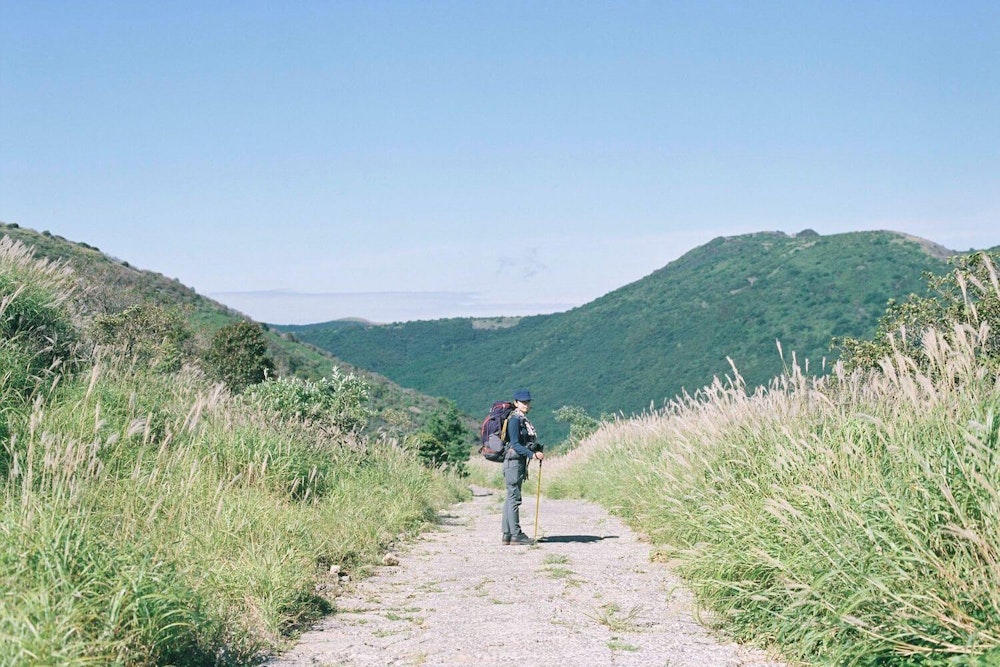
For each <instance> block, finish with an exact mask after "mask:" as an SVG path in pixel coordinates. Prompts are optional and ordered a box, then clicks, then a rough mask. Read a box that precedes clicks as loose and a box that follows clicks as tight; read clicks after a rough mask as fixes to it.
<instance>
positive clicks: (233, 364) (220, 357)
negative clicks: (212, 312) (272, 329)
mask: <svg viewBox="0 0 1000 667" xmlns="http://www.w3.org/2000/svg"><path fill="white" fill-rule="evenodd" d="M206 361H207V363H208V370H209V373H210V374H211V375H212V376H213V377H215V379H216V380H219V381H221V382H224V383H225V384H226V386H227V387H229V389H230V390H232V391H234V392H240V391H243V390H244V389H246V388H247V387H249V386H250V385H252V384H257V383H258V382H263V381H264V379H265V378H266V377H267V375H268V373H272V372H274V361H273V360H272V359H271V357H270V356H268V354H267V340H266V339H265V338H264V331H263V329H261V327H260V325H259V324H256V323H255V322H248V321H246V320H240V321H239V322H234V323H232V324H227V325H226V326H224V327H222V328H221V329H219V330H218V331H217V332H216V333H215V336H213V337H212V345H211V347H210V348H209V350H208V353H207V354H206Z"/></svg>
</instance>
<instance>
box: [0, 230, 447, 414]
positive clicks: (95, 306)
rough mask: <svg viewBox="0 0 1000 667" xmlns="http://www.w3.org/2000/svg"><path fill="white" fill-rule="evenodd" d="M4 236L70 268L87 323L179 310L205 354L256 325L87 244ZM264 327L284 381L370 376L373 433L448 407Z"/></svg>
mask: <svg viewBox="0 0 1000 667" xmlns="http://www.w3.org/2000/svg"><path fill="white" fill-rule="evenodd" d="M3 236H9V237H11V238H12V239H14V240H17V241H20V242H21V243H24V244H25V245H26V246H28V247H30V248H32V249H33V250H34V252H35V256H37V257H40V258H46V259H50V260H52V261H63V262H67V263H69V265H70V266H71V267H72V269H73V271H74V274H75V275H76V276H77V286H76V300H77V310H78V311H79V312H80V313H82V314H83V315H84V317H93V316H95V315H102V314H114V313H119V312H121V311H123V310H125V309H127V308H129V307H130V306H133V305H137V304H140V303H152V304H157V305H159V306H162V307H164V308H170V309H176V310H178V311H179V312H181V313H183V316H184V318H185V319H186V320H187V321H188V322H189V323H190V325H191V327H192V329H193V331H194V334H195V337H196V339H198V341H197V343H196V347H200V348H202V349H204V348H205V347H207V345H208V342H209V341H210V340H211V337H212V334H213V333H214V332H215V331H217V330H218V329H219V328H221V327H223V326H225V325H226V324H229V323H231V322H235V321H238V320H240V319H244V320H249V319H250V318H248V317H247V316H245V315H243V314H242V313H239V312H237V311H235V310H233V309H231V308H229V307H227V306H225V305H223V304H221V303H219V302H217V301H214V300H212V299H209V298H208V297H205V296H202V295H200V294H198V293H197V292H195V291H194V290H193V289H191V288H190V287H187V286H186V285H183V284H181V282H180V281H178V280H176V279H171V278H167V277H165V276H163V275H161V274H159V273H156V272H153V271H146V270H142V269H139V268H137V267H134V266H132V265H130V264H129V263H128V262H127V261H124V260H121V259H117V258H114V257H110V256H108V255H106V254H104V253H102V252H101V251H100V249H98V248H95V247H94V246H91V245H89V244H87V243H85V242H75V241H71V240H68V239H65V238H63V237H61V236H58V235H54V234H51V233H50V232H48V231H43V232H38V231H35V230H33V229H28V228H25V227H21V226H19V225H17V224H9V223H2V222H0V237H3ZM264 328H265V335H266V337H267V341H268V351H269V354H270V356H271V357H272V358H273V359H274V361H275V365H276V370H277V372H278V374H279V375H295V376H299V377H303V378H308V379H312V380H317V379H319V378H321V377H323V376H324V375H329V374H330V370H331V368H333V367H337V368H338V369H340V370H341V371H342V372H344V373H354V374H356V375H359V376H361V377H363V378H364V379H365V381H366V382H367V383H368V385H369V394H370V401H371V407H372V408H373V410H374V412H375V414H374V417H373V419H372V424H371V426H372V428H378V427H380V426H386V425H389V424H391V425H392V426H393V427H394V428H395V429H398V430H405V431H411V430H416V429H417V428H419V427H420V426H422V425H423V423H424V422H425V421H426V419H427V418H428V417H429V416H430V415H431V414H433V413H434V412H435V411H437V410H438V409H439V408H440V407H441V399H440V398H438V397H432V396H428V395H425V394H423V393H421V392H419V391H417V390H414V389H408V388H403V387H400V386H399V385H397V384H395V383H394V382H391V381H389V380H388V379H386V378H385V377H382V376H380V375H378V374H376V373H372V372H369V371H367V370H365V369H363V368H360V367H357V366H354V365H352V364H350V363H348V362H345V361H343V360H341V359H337V358H336V357H334V356H333V355H331V354H330V353H329V352H326V351H324V350H321V349H319V348H316V347H313V346H312V345H309V344H307V343H302V342H299V341H296V340H294V339H293V338H292V337H290V336H287V335H283V334H281V333H280V332H278V331H275V330H273V329H271V328H270V327H267V326H266V325H265V326H264Z"/></svg>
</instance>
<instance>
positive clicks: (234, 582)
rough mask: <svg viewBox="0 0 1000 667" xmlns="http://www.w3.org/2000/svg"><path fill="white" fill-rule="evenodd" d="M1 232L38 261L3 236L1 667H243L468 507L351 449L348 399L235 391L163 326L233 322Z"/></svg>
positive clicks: (88, 255)
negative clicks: (398, 550) (369, 571)
mask: <svg viewBox="0 0 1000 667" xmlns="http://www.w3.org/2000/svg"><path fill="white" fill-rule="evenodd" d="M6 229H7V230H10V231H12V232H13V233H14V234H16V235H17V236H18V237H19V238H23V239H27V241H28V242H29V243H30V242H31V241H33V240H36V239H37V240H38V241H39V243H38V244H31V245H30V247H29V245H26V244H25V243H22V242H20V241H15V240H13V239H12V238H11V236H13V234H12V235H6V234H0V590H2V591H3V595H0V667H7V666H10V667H15V666H16V667H21V666H22V665H23V666H28V665H65V666H67V667H77V666H79V667H83V666H85V665H88V666H89V665H121V666H132V665H136V666H137V665H177V666H190V667H195V666H219V667H223V666H232V665H249V664H258V663H259V662H260V661H261V660H262V659H263V658H265V657H266V656H267V655H269V654H272V653H273V652H275V651H276V650H278V649H280V648H282V647H283V646H284V645H285V643H286V642H287V640H288V638H289V637H291V636H294V635H295V633H296V632H297V631H298V630H300V629H302V628H303V627H305V626H306V625H308V624H309V623H310V622H311V621H312V620H315V619H316V618H318V617H319V616H320V615H322V614H323V613H327V612H329V611H330V610H331V609H332V598H333V596H334V595H335V594H336V592H337V590H338V587H339V583H340V578H339V576H338V575H339V574H354V575H357V574H359V573H363V572H364V571H365V570H366V568H369V567H371V566H372V565H374V564H375V563H377V562H378V560H379V559H380V557H381V555H382V554H383V553H384V552H385V550H386V549H387V548H389V547H390V546H391V545H392V544H393V543H394V542H396V541H397V540H399V539H400V537H401V536H402V535H404V534H409V533H412V532H413V531H416V530H419V529H420V528H421V527H423V526H425V525H426V524H427V523H428V522H432V521H434V519H435V517H436V515H437V509H438V508H440V507H443V506H446V505H448V504H450V503H451V502H454V501H455V500H457V499H459V498H460V497H463V496H464V495H465V494H466V493H467V490H466V488H465V483H464V481H463V480H462V479H460V478H458V477H457V476H456V475H454V474H451V473H446V472H444V471H442V470H441V469H440V468H439V467H437V466H433V467H431V466H424V465H422V459H421V456H420V454H422V453H423V450H422V449H421V450H420V451H419V452H418V451H414V448H413V446H412V445H411V444H410V443H408V442H402V443H400V442H397V441H395V440H392V439H388V438H382V437H366V436H365V435H364V431H361V432H360V433H359V430H358V428H357V426H358V425H359V424H360V423H362V421H363V419H364V417H365V410H364V391H363V389H361V388H359V385H360V383H358V382H357V381H356V379H355V378H350V381H344V377H343V376H342V375H337V376H336V378H333V379H330V378H326V380H329V381H326V382H324V381H320V382H312V383H310V382H306V381H304V380H298V379H296V378H288V377H281V378H269V379H266V380H265V381H263V382H259V383H256V384H253V385H252V386H250V387H247V388H246V389H244V390H243V391H242V392H239V393H234V392H231V391H229V390H227V388H226V387H225V386H224V385H222V384H219V383H217V382H215V381H214V379H213V378H212V376H211V373H210V372H209V371H210V370H211V366H210V365H206V364H207V363H208V364H210V362H211V359H210V358H209V359H207V360H206V357H204V356H203V355H202V354H201V353H200V351H199V349H198V345H197V344H196V342H197V341H191V340H190V336H189V335H188V330H187V329H186V328H185V326H181V324H182V323H180V322H179V321H178V320H175V319H171V317H170V316H169V309H170V308H180V307H181V306H184V308H183V309H182V311H181V312H182V313H183V315H184V316H186V317H188V318H190V322H191V326H192V328H194V330H195V334H194V336H195V337H196V338H197V337H198V336H204V335H206V334H207V333H209V332H210V331H211V329H212V328H213V327H218V326H219V325H220V323H221V322H223V321H225V320H227V319H239V317H238V315H236V314H233V313H229V312H227V311H225V309H221V308H219V307H218V306H217V304H212V303H211V302H208V301H206V300H201V299H200V298H199V297H197V295H195V294H193V292H191V291H190V290H187V289H186V288H183V287H182V286H179V285H177V284H176V283H174V284H171V281H164V280H163V279H162V278H159V277H156V276H154V275H151V274H145V273H143V272H137V271H135V270H134V269H132V268H131V267H128V266H125V265H124V263H122V262H109V261H108V260H107V259H106V258H104V257H103V256H101V255H100V253H99V252H98V251H96V250H95V249H93V248H89V247H86V246H81V245H78V244H71V243H69V242H67V241H65V240H63V239H57V238H54V237H51V236H48V235H45V234H36V233H34V232H30V231H26V230H21V229H19V228H14V227H8V228H6ZM0 231H6V230H0ZM33 248H35V249H38V250H39V251H38V252H35V251H34V250H33ZM54 257H58V258H60V261H52V260H51V259H50V258H54ZM62 260H67V261H68V263H67V262H64V261H62ZM77 262H79V264H77ZM77 266H79V270H77ZM94 280H100V282H99V283H95V282H93V281H94ZM158 295H159V296H158ZM104 299H106V300H104ZM158 299H159V300H158ZM116 300H118V301H116ZM115 304H117V305H115ZM137 306H139V307H138V308H137ZM102 308H106V310H102ZM121 308H124V309H123V310H117V309H121ZM136 313H138V314H139V315H140V316H141V317H140V319H133V315H135V314H136ZM130 314H131V315H130ZM142 318H145V319H142ZM199 322H200V323H201V324H200V326H198V323H199ZM160 325H163V327H162V328H161V326H160ZM236 328H237V329H240V330H242V329H245V328H246V329H250V330H252V331H254V332H255V333H256V334H257V336H258V337H259V336H260V335H261V334H260V330H259V328H258V327H256V326H255V325H247V326H246V327H244V326H243V325H240V326H239V327H236ZM178 332H183V333H184V334H185V335H183V336H180V335H177V334H178ZM109 333H113V334H115V335H114V336H110V335H108V334H109ZM258 340H259V338H258ZM98 341H99V342H98ZM283 344H286V345H287V346H288V347H287V348H286V349H288V350H289V351H291V352H295V353H298V352H299V350H296V349H295V345H294V344H292V343H291V342H290V341H284V343H283ZM300 347H301V346H300ZM175 352H176V353H178V354H177V355H176V356H174V353H175ZM160 353H166V354H160ZM313 356H315V357H317V358H322V359H324V360H325V362H328V361H329V359H330V358H329V357H324V356H323V355H319V354H318V353H316V352H315V351H310V352H308V353H306V354H302V355H301V359H302V360H305V361H308V360H309V359H310V358H312V357H313ZM288 358H289V359H293V358H294V357H288ZM174 361H176V362H177V363H173V362H174ZM286 363H291V362H286Z"/></svg>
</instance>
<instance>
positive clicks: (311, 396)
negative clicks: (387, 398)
mask: <svg viewBox="0 0 1000 667" xmlns="http://www.w3.org/2000/svg"><path fill="white" fill-rule="evenodd" d="M244 399H245V401H246V402H248V403H249V404H252V405H254V406H256V407H258V408H260V409H262V410H265V411H268V412H277V413H280V414H281V415H284V416H286V417H293V418H295V419H301V420H303V421H306V422H309V423H313V424H316V425H318V426H319V427H320V428H323V429H325V430H326V431H327V432H340V433H349V432H356V431H360V430H361V429H363V428H364V427H365V425H366V424H367V423H368V419H369V417H370V410H369V409H368V408H367V406H366V402H367V400H368V385H367V384H366V383H365V382H364V380H362V379H361V378H359V377H357V376H356V375H354V374H353V373H348V374H344V373H341V372H340V370H339V369H337V368H334V369H333V372H332V373H331V375H330V376H328V377H323V378H321V379H320V380H319V381H318V382H313V381H312V380H304V379H302V378H297V377H282V378H276V379H268V380H266V381H264V382H261V383H259V384H256V385H254V386H253V387H251V388H250V389H249V390H248V391H247V392H246V393H245V394H244Z"/></svg>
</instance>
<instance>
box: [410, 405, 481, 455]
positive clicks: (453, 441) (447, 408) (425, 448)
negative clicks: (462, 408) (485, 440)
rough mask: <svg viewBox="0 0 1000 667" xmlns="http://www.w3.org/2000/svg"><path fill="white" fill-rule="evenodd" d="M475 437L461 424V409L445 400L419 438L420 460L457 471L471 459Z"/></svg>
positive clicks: (428, 421)
mask: <svg viewBox="0 0 1000 667" xmlns="http://www.w3.org/2000/svg"><path fill="white" fill-rule="evenodd" d="M473 437H474V435H473V433H472V431H471V430H470V429H469V427H467V426H466V425H464V424H463V423H462V415H461V413H460V412H459V410H458V406H456V405H455V403H453V402H452V401H449V400H447V399H443V400H442V401H441V407H440V409H438V410H435V411H434V412H433V413H432V414H431V416H430V418H429V419H428V420H427V426H426V427H425V428H424V430H423V431H421V433H419V434H418V437H417V442H418V446H419V448H420V458H421V459H423V460H424V461H426V462H427V463H430V464H432V465H441V464H447V465H450V466H452V467H454V468H456V469H458V470H462V469H464V467H465V462H466V461H467V460H468V459H469V451H470V448H471V445H472V440H473Z"/></svg>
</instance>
